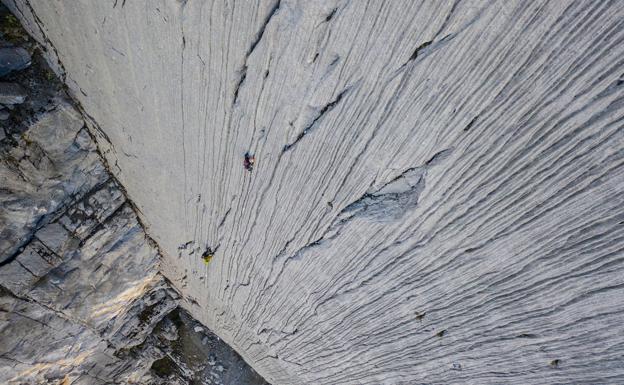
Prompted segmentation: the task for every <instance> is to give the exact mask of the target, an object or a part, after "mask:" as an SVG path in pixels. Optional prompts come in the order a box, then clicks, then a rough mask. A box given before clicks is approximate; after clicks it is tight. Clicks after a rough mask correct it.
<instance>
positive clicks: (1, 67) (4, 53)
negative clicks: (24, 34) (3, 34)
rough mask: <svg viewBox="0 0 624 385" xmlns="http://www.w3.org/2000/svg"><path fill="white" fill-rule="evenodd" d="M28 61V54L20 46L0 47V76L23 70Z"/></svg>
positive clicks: (29, 60) (29, 61) (29, 58)
mask: <svg viewBox="0 0 624 385" xmlns="http://www.w3.org/2000/svg"><path fill="white" fill-rule="evenodd" d="M30 63H31V57H30V54H29V53H28V51H26V50H25V49H24V48H22V47H4V48H0V76H4V75H7V74H9V73H11V72H13V71H20V70H23V69H24V68H26V67H28V66H29V65H30Z"/></svg>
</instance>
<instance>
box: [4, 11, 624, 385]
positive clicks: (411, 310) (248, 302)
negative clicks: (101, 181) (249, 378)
mask: <svg viewBox="0 0 624 385" xmlns="http://www.w3.org/2000/svg"><path fill="white" fill-rule="evenodd" d="M5 3H6V4H7V5H8V6H9V7H10V8H11V9H12V10H13V11H14V12H15V13H16V14H17V15H18V16H19V17H20V19H21V20H22V21H23V22H24V23H25V25H26V26H27V28H28V29H29V30H30V31H31V32H32V34H33V36H35V37H36V38H37V39H38V40H39V41H40V42H41V43H42V44H44V45H45V46H46V47H47V55H48V59H49V61H50V63H51V64H52V66H53V68H54V69H55V70H56V71H57V72H58V73H59V74H60V75H61V77H62V78H63V80H64V81H65V82H66V83H67V85H68V87H69V89H70V91H71V92H72V95H73V97H74V98H75V99H76V100H77V101H79V102H80V104H81V105H82V108H83V109H84V113H85V116H86V117H87V120H88V125H89V129H90V130H91V132H92V133H93V134H94V136H95V138H96V140H97V144H98V146H99V148H100V150H101V151H102V153H103V155H104V156H105V158H106V159H107V162H108V164H110V165H112V167H111V169H112V171H113V172H114V173H115V176H116V178H117V179H118V180H119V181H120V182H121V184H122V185H123V186H124V188H125V189H126V190H127V192H128V195H129V197H130V198H131V199H132V200H133V201H134V202H135V204H136V206H137V208H138V210H139V215H140V217H141V219H142V221H143V222H144V223H145V225H146V230H147V233H148V234H149V235H150V236H151V237H153V238H154V240H155V241H156V242H157V243H158V245H159V246H160V247H161V251H162V252H163V255H164V260H163V264H162V267H161V270H162V272H163V274H164V275H165V276H166V277H168V278H169V279H170V280H171V281H172V282H173V284H174V285H175V286H176V288H177V289H178V290H179V291H180V293H181V296H182V298H183V299H184V300H183V302H182V303H183V306H184V307H185V308H186V309H187V310H188V311H189V312H190V314H192V315H193V316H194V317H196V318H197V319H198V320H200V321H201V322H202V323H204V324H206V325H207V326H209V327H210V328H211V329H212V330H214V331H215V333H216V334H217V335H219V336H220V337H221V338H223V339H224V340H225V341H227V342H228V343H229V344H230V345H231V346H233V347H234V348H235V349H236V350H237V351H238V352H239V353H240V354H241V355H242V356H243V357H244V358H246V359H247V360H248V362H250V363H251V365H252V366H253V367H254V368H255V369H256V370H257V371H258V372H259V373H260V374H262V375H263V376H264V377H265V378H266V379H267V380H269V381H270V382H272V383H275V384H380V383H383V384H414V383H458V384H459V383H461V384H465V383H475V384H484V383H501V382H504V383H514V384H529V383H611V384H619V383H622V382H624V367H622V365H621V360H622V355H623V354H624V350H623V349H622V346H623V343H624V326H623V324H622V322H621V320H622V318H623V317H624V278H623V277H624V260H623V259H622V255H623V251H624V226H623V224H624V212H622V209H621V208H622V207H623V204H624V104H623V100H624V99H623V98H624V74H623V73H622V70H621V69H622V64H623V63H622V58H623V57H624V44H623V43H622V41H623V39H624V25H623V24H622V20H623V19H624V4H623V3H622V2H618V1H613V2H606V1H604V2H595V1H532V2H527V1H504V2H503V1H461V0H458V1H448V2H443V1H424V2H414V1H369V2H366V3H364V2H358V1H350V2H349V1H339V0H337V1H329V0H328V1H295V0H293V1H287V0H282V1H279V0H277V1H262V0H259V1H245V2H221V1H217V2H206V1H199V0H184V1H181V0H155V1H125V0H119V1H118V0H108V1H97V2H95V1H75V0H58V1H38V2H35V1H28V0H6V1H5ZM33 220H34V219H32V218H31V219H28V221H31V222H32V221H33ZM24 221H25V223H26V219H24ZM29 223H30V222H29ZM20 237H23V236H20ZM4 247H9V246H8V245H6V246H4ZM25 252H29V251H28V250H25ZM28 255H31V254H28ZM24 258H26V257H24ZM18 259H19V257H18ZM15 261H17V259H16V260H15ZM59 327H60V326H59Z"/></svg>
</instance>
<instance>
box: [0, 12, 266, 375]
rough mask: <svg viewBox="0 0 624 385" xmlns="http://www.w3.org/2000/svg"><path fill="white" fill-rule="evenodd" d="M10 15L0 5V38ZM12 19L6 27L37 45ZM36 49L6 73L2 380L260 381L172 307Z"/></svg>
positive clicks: (173, 299) (0, 158)
mask: <svg viewBox="0 0 624 385" xmlns="http://www.w3.org/2000/svg"><path fill="white" fill-rule="evenodd" d="M11 17H12V16H11V15H10V14H8V13H7V10H6V9H5V8H3V7H2V6H0V21H1V22H2V23H1V24H0V45H4V44H12V43H9V42H7V41H6V40H5V38H7V36H9V34H8V33H7V28H6V24H5V23H6V19H7V18H11ZM13 20H14V23H17V20H16V19H14V18H13ZM18 26H19V25H17V26H13V27H11V35H10V36H13V37H14V38H16V39H17V40H21V41H20V43H23V44H24V45H27V46H28V47H29V49H32V48H34V49H35V51H36V49H37V47H36V45H34V44H32V43H28V41H27V40H28V37H27V35H26V34H24V32H23V31H22V32H21V36H19V33H20V32H19V31H16V30H15V29H16V28H18ZM24 39H26V41H24ZM7 49H8V48H7ZM11 49H12V50H14V51H17V52H20V51H24V52H25V50H24V49H23V48H21V47H20V48H16V47H12V48H11ZM28 58H29V59H28V60H29V61H30V56H28ZM36 58H37V59H38V61H37V62H36V63H35V64H34V65H33V66H32V67H31V68H29V69H28V70H27V71H20V72H18V73H17V74H12V75H11V76H10V80H11V81H17V82H19V84H24V85H25V86H28V90H27V92H26V90H25V91H24V94H25V96H28V102H26V101H25V100H23V101H22V102H24V104H20V105H19V106H11V107H10V109H9V110H8V111H10V112H7V116H6V119H2V122H1V123H0V125H1V126H0V127H1V128H2V131H1V132H2V133H3V135H2V136H0V383H2V384H16V385H17V384H19V385H25V384H62V385H67V384H151V385H164V384H167V385H189V384H194V383H202V384H233V383H237V382H238V381H240V382H242V383H248V384H257V385H262V384H266V382H265V381H264V380H263V379H262V378H261V377H260V376H258V375H257V374H256V373H255V372H254V371H253V370H252V369H251V368H250V367H249V366H248V365H247V364H246V363H245V362H244V361H243V360H242V358H241V357H240V356H239V355H238V354H236V353H235V352H234V351H233V350H232V349H231V348H230V347H229V346H227V345H226V344H225V343H224V342H223V341H222V340H220V339H219V338H218V337H216V336H215V335H214V334H212V333H211V332H209V331H206V330H204V329H203V328H199V327H198V326H197V321H196V320H194V319H193V318H192V317H190V316H189V315H187V314H186V313H185V312H184V311H183V310H181V309H179V308H178V303H179V298H180V296H179V293H178V292H177V291H176V290H175V289H174V288H172V287H171V285H170V284H169V282H168V281H167V280H166V279H165V278H164V277H163V276H162V275H161V274H160V273H159V272H158V265H159V261H160V255H159V253H158V250H157V248H156V247H155V244H154V243H153V241H151V240H150V239H149V238H148V237H147V236H146V234H145V233H144V231H143V227H142V225H141V224H140V222H139V221H138V218H137V216H136V214H135V211H134V207H133V205H132V203H131V202H130V201H128V200H127V198H126V196H125V194H124V192H123V190H122V189H121V188H120V186H119V184H118V183H117V181H116V180H114V178H112V177H111V175H110V173H109V172H108V170H107V167H106V166H105V164H104V163H102V159H101V158H100V156H99V154H98V153H97V152H96V145H95V142H94V141H93V139H92V137H91V135H90V134H89V131H88V130H87V128H86V127H85V123H84V120H83V118H82V115H81V114H80V113H79V112H78V110H76V108H74V106H73V105H72V104H71V103H70V102H69V101H68V100H67V99H66V97H65V95H64V93H63V92H61V90H60V87H58V85H59V83H58V81H56V79H55V78H54V76H50V77H49V76H48V75H47V74H46V73H47V69H46V68H45V66H43V65H41V64H42V61H41V60H40V57H39V54H37V56H36ZM28 65H30V62H29V63H28ZM11 66H13V63H8V64H7V63H6V62H2V61H0V73H2V69H3V68H6V67H11ZM21 69H23V68H21ZM15 70H20V69H15ZM8 73H9V72H4V73H3V75H0V77H3V79H4V78H6V77H7V74H8ZM48 74H49V73H48ZM42 77H43V78H45V79H47V80H46V81H45V82H44V83H45V84H44V83H41V80H42V79H41V78H42ZM13 84H18V83H13ZM20 87H21V86H20ZM1 91H3V90H0V92H1ZM46 95H54V97H53V98H52V99H48V98H46ZM1 101H2V102H3V103H4V102H5V101H4V100H1ZM22 102H20V103H22ZM7 108H8V106H7ZM4 112H6V111H4ZM5 133H6V135H5ZM165 363H166V365H165Z"/></svg>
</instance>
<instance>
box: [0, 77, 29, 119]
mask: <svg viewBox="0 0 624 385" xmlns="http://www.w3.org/2000/svg"><path fill="white" fill-rule="evenodd" d="M27 96H28V94H27V93H26V90H25V89H24V88H22V86H20V85H19V84H17V83H5V82H0V103H2V104H22V103H24V101H25V100H26V97H27ZM3 120H4V119H3Z"/></svg>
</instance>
